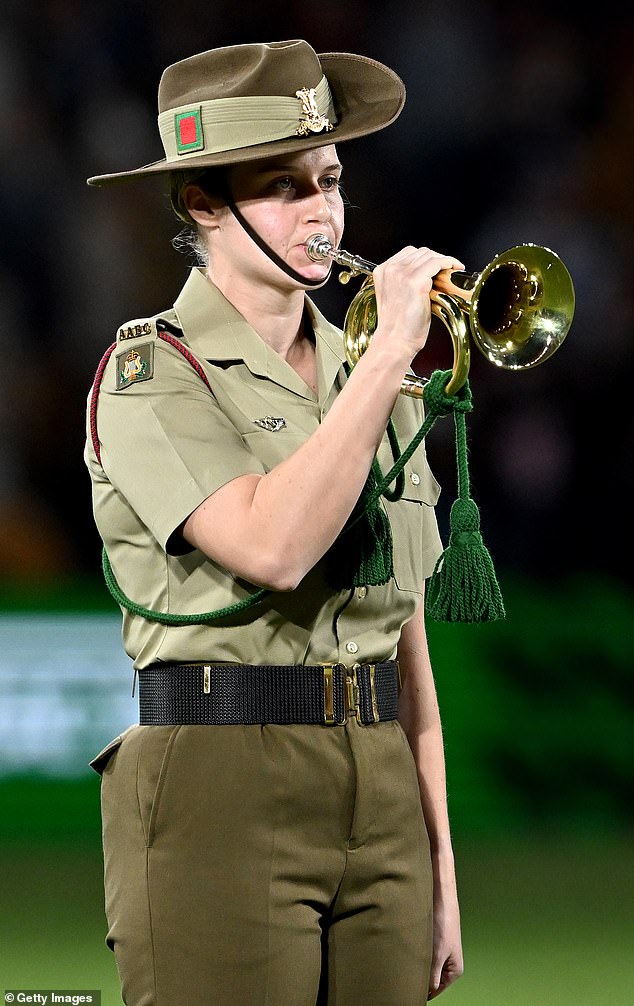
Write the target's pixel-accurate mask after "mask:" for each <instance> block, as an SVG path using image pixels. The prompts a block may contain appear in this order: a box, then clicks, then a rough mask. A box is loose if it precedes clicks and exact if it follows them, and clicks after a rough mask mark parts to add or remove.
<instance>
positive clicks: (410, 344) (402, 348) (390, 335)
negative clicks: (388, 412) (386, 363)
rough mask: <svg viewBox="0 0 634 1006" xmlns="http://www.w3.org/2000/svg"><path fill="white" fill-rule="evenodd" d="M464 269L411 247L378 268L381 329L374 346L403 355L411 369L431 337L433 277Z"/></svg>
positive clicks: (453, 261) (445, 257) (376, 282)
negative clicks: (447, 271) (444, 270)
mask: <svg viewBox="0 0 634 1006" xmlns="http://www.w3.org/2000/svg"><path fill="white" fill-rule="evenodd" d="M464 268H465V267H464V265H463V264H462V262H460V261H458V259H455V258H452V256H450V255H440V254H439V253H438V252H435V251H432V249H431V248H414V247H412V246H409V247H407V248H403V249H401V251H399V252H397V254H396V255H393V256H392V258H389V259H387V261H386V262H383V263H382V264H381V265H379V266H377V267H376V269H375V270H374V273H373V279H374V288H375V292H376V304H377V313H378V325H377V329H376V332H375V334H374V336H373V339H372V344H373V345H375V346H376V348H378V347H379V346H386V347H388V348H389V351H390V352H391V353H393V354H395V355H398V354H402V355H403V358H404V359H405V361H406V362H405V366H406V367H407V366H409V364H410V363H411V361H412V360H413V359H414V357H415V356H416V354H417V353H419V352H420V350H421V349H422V348H423V346H424V345H425V342H426V341H427V336H428V334H429V325H430V322H431V300H430V297H429V295H430V293H431V289H432V286H433V281H434V276H436V275H437V273H439V272H440V271H441V270H443V269H464Z"/></svg>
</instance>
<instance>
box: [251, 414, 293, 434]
mask: <svg viewBox="0 0 634 1006" xmlns="http://www.w3.org/2000/svg"><path fill="white" fill-rule="evenodd" d="M253 422H254V423H255V425H256V426H260V427H261V428H262V429H263V430H268V431H269V433H277V431H278V430H283V429H284V427H285V426H286V420H285V419H283V418H282V417H281V416H277V417H276V416H263V417H262V419H254V420H253Z"/></svg>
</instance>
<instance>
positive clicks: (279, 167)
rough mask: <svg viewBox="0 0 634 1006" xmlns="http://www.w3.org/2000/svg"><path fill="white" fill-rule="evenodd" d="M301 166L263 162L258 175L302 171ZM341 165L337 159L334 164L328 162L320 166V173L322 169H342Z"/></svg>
mask: <svg viewBox="0 0 634 1006" xmlns="http://www.w3.org/2000/svg"><path fill="white" fill-rule="evenodd" d="M303 170H304V169H303V168H298V166H297V165H296V164H295V165H292V164H274V165H272V164H263V165H262V167H261V168H258V174H259V175H272V174H275V173H276V172H278V171H288V173H289V174H291V175H292V174H294V173H295V172H296V171H303ZM342 170H343V165H341V164H339V162H338V161H337V162H336V163H335V164H328V165H326V167H325V168H322V169H321V171H320V174H321V173H322V172H324V171H342Z"/></svg>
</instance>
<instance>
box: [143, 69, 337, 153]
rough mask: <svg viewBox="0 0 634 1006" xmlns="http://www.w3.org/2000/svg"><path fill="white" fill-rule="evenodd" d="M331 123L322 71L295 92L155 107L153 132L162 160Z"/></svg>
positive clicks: (295, 133) (246, 144)
mask: <svg viewBox="0 0 634 1006" xmlns="http://www.w3.org/2000/svg"><path fill="white" fill-rule="evenodd" d="M336 123H337V116H336V114H335V109H334V104H333V100H332V94H331V93H330V87H329V85H328V81H327V80H326V78H325V77H322V78H321V80H320V81H319V83H318V85H317V87H315V88H303V89H302V90H301V91H298V92H297V97H296V98H288V97H286V96H284V95H270V96H269V95H256V96H253V97H247V98H216V99H214V100H212V101H202V102H199V103H198V104H193V105H181V106H180V107H179V108H170V109H168V110H167V111H165V112H161V114H160V115H159V117H158V126H159V132H160V134H161V140H162V141H163V147H164V148H165V154H166V157H167V160H168V161H186V160H187V159H188V158H190V157H200V155H201V154H202V153H204V154H217V153H221V152H224V151H229V150H241V149H242V148H243V147H254V146H256V145H257V144H259V143H270V142H271V141H272V140H285V139H288V138H289V137H291V136H310V134H311V133H323V132H324V131H325V130H326V131H330V130H331V129H333V127H334V126H335V124H336Z"/></svg>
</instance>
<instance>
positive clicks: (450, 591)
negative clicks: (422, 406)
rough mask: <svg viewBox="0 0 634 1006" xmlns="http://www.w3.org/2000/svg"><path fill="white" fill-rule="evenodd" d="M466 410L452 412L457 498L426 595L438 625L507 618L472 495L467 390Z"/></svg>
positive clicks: (464, 400) (464, 406) (429, 608)
mask: <svg viewBox="0 0 634 1006" xmlns="http://www.w3.org/2000/svg"><path fill="white" fill-rule="evenodd" d="M463 402H464V404H463V406H462V408H456V409H455V410H454V422H455V426H456V455H457V462H458V499H457V500H456V501H455V502H454V504H453V506H452V508H451V514H450V518H449V523H450V537H449V545H448V547H447V548H446V549H445V551H444V552H443V553H442V555H441V556H440V558H439V559H438V561H437V563H436V566H435V569H434V572H433V573H432V576H431V577H430V580H429V582H428V584H427V588H426V592H425V611H426V613H427V614H428V615H429V616H430V618H433V619H435V620H436V621H439V622H491V621H494V620H495V619H498V618H504V617H505V616H506V612H505V610H504V601H503V600H502V594H501V591H500V587H499V584H498V581H497V577H496V575H495V569H494V568H493V560H492V559H491V556H490V554H489V551H488V549H487V548H486V546H485V544H484V542H483V541H482V535H481V534H480V512H479V510H478V508H477V506H476V504H475V503H474V501H473V500H472V499H471V497H470V495H469V468H468V463H467V433H466V422H465V411H468V409H469V408H471V401H470V393H469V390H468V387H467V388H466V391H465V397H464V399H463Z"/></svg>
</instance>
